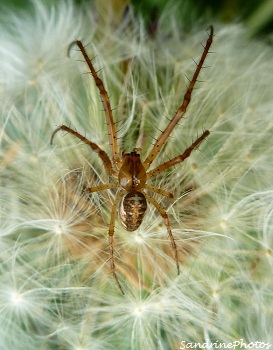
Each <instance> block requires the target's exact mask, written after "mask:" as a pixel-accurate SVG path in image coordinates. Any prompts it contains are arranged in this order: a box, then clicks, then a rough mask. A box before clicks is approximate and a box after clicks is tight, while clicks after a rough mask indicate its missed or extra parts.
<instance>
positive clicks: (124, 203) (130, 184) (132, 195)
mask: <svg viewBox="0 0 273 350" xmlns="http://www.w3.org/2000/svg"><path fill="white" fill-rule="evenodd" d="M212 40H213V27H212V26H210V33H209V37H208V39H207V42H206V45H205V46H204V50H203V53H202V56H201V58H200V60H199V63H198V64H196V69H195V72H194V74H193V76H192V78H191V80H190V82H189V86H188V88H187V91H186V93H185V95H184V98H183V102H182V104H181V106H180V107H179V108H178V109H177V111H176V112H175V114H174V116H173V118H172V119H171V120H170V121H169V123H168V125H167V126H166V128H165V129H164V130H163V132H161V134H160V135H159V137H158V138H157V139H156V141H155V143H154V144H153V146H152V149H151V150H150V152H149V153H148V155H147V157H146V159H144V160H141V157H140V153H139V149H138V148H134V149H133V150H132V152H129V153H125V152H124V151H122V152H120V151H119V148H118V144H117V131H116V127H115V122H114V118H113V114H112V109H111V105H110V100H109V96H108V93H107V91H106V90H105V87H104V84H103V82H102V80H101V79H100V78H99V76H98V74H97V72H96V71H95V68H94V66H93V64H92V61H91V59H90V58H89V57H88V55H87V53H86V50H85V47H84V46H83V44H82V42H81V41H80V40H76V41H75V42H73V43H72V44H71V45H77V46H78V48H79V50H80V52H81V53H82V55H83V57H84V60H85V62H86V63H87V65H88V67H89V69H90V72H91V74H92V76H93V78H94V80H95V83H96V86H97V88H98V90H99V93H100V97H101V100H102V104H103V109H104V112H105V117H106V124H107V131H108V140H109V145H110V153H111V158H110V157H109V156H108V155H107V154H106V152H105V151H103V150H102V149H101V148H100V147H99V146H98V145H97V144H96V143H93V142H91V141H89V140H88V139H86V138H85V137H84V136H82V135H81V134H79V133H78V132H77V131H75V130H73V129H71V128H70V127H68V126H66V125H61V126H59V127H58V128H57V129H56V130H55V131H54V132H53V134H52V136H51V140H50V143H51V144H52V143H53V139H54V136H55V135H56V133H57V132H58V131H60V130H62V131H65V132H67V133H69V134H72V135H74V136H75V137H77V138H78V139H80V140H81V141H83V142H84V143H85V144H87V145H88V146H90V147H91V149H92V150H93V151H94V152H96V153H97V154H98V156H99V157H100V159H101V160H102V162H103V164H104V167H105V169H106V170H107V172H108V173H109V175H110V176H111V177H112V178H113V179H114V181H113V182H109V183H105V184H102V185H99V186H94V187H90V188H88V189H86V191H88V192H98V191H104V190H109V189H112V188H118V191H117V194H116V197H115V200H114V203H113V206H112V209H111V217H110V223H109V230H108V239H109V261H110V267H111V272H112V274H113V276H114V279H115V281H116V283H117V286H118V288H119V289H120V291H121V293H122V294H124V291H123V289H122V287H121V284H120V282H119V279H118V276H117V273H116V268H115V259H114V227H115V219H116V212H117V210H118V212H119V218H120V222H121V224H122V226H123V227H124V228H125V229H126V230H127V231H129V232H132V231H135V230H136V229H137V228H138V227H139V226H140V224H141V222H142V220H143V217H144V214H145V211H146V209H147V201H148V202H150V203H151V204H152V205H153V206H154V207H155V208H156V209H157V211H158V212H159V214H160V215H161V216H162V218H163V220H164V223H165V226H166V228H167V231H168V236H169V238H170V241H171V247H172V250H173V253H174V258H175V262H176V267H177V273H178V275H179V274H180V268H179V261H178V251H177V245H176V243H175V240H174V237H173V234H172V230H171V226H170V221H169V217H168V215H167V213H166V211H165V210H164V209H163V208H162V207H161V205H160V204H159V202H157V201H156V200H155V199H154V198H153V197H151V196H150V195H149V194H148V193H147V192H146V191H145V190H148V191H151V192H155V193H158V194H160V195H163V196H166V197H169V198H173V194H171V193H170V192H168V191H165V190H164V189H161V188H158V187H155V186H152V185H149V184H148V183H147V181H148V180H150V179H152V178H153V177H154V176H155V175H157V174H159V173H161V172H162V171H165V170H166V169H168V168H170V167H172V166H174V165H175V164H179V163H181V162H183V161H184V160H185V159H186V158H188V157H189V156H190V154H191V152H192V151H193V150H194V149H196V148H197V147H198V145H199V144H200V143H201V142H202V141H203V140H204V139H205V138H206V137H207V136H208V135H209V134H210V132H209V131H208V130H205V131H204V132H203V133H202V135H201V136H199V137H198V138H197V139H196V140H195V141H194V142H193V143H192V144H191V145H190V146H189V147H188V148H187V149H186V150H185V151H184V152H183V153H182V154H180V155H178V156H176V157H174V158H172V159H170V160H169V161H167V162H165V163H163V164H161V165H159V166H156V167H155V168H152V169H151V170H149V168H150V166H151V164H152V162H153V161H154V160H155V158H156V157H157V155H158V154H159V152H160V151H161V149H162V147H163V146H164V144H165V143H166V141H167V139H168V137H169V136H170V134H171V132H172V131H173V129H174V128H175V126H176V125H177V123H178V122H179V121H180V119H181V118H182V117H183V115H184V114H185V112H186V110H187V107H188V105H189V103H190V100H191V95H192V91H193V88H194V85H195V83H196V81H197V78H198V75H199V73H200V71H201V69H202V67H203V64H204V61H205V58H206V56H207V54H208V53H209V49H210V46H211V44H212Z"/></svg>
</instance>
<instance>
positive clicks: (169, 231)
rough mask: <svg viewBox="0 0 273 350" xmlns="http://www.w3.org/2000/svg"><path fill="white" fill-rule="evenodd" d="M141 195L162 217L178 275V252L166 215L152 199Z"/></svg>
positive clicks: (146, 195)
mask: <svg viewBox="0 0 273 350" xmlns="http://www.w3.org/2000/svg"><path fill="white" fill-rule="evenodd" d="M142 193H143V194H144V196H145V197H146V198H147V199H148V201H149V202H150V203H152V204H153V205H154V206H155V208H156V209H157V210H158V211H159V213H160V215H161V216H162V218H163V220H164V223H165V226H166V228H167V231H168V235H169V237H170V240H171V245H172V249H173V251H174V256H175V262H176V267H177V274H178V275H180V268H179V262H178V251H177V246H176V243H175V240H174V237H173V234H172V230H171V226H170V221H169V217H168V214H167V213H166V211H165V210H164V209H163V208H162V207H161V206H160V204H159V203H158V202H157V201H156V200H155V199H154V198H152V197H151V196H149V195H148V194H147V193H146V192H142Z"/></svg>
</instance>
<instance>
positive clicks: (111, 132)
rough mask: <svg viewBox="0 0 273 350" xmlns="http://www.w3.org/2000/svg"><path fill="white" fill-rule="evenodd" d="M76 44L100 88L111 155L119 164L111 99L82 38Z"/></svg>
mask: <svg viewBox="0 0 273 350" xmlns="http://www.w3.org/2000/svg"><path fill="white" fill-rule="evenodd" d="M75 44H76V45H77V46H78V48H79V49H80V51H81V53H82V55H83V57H84V59H85V62H86V63H87V65H88V67H89V69H90V71H91V74H92V76H93V78H94V80H95V83H96V86H97V88H98V89H99V92H100V97H101V100H102V104H103V109H104V111H105V116H106V124H107V130H108V139H109V145H110V150H111V155H112V157H113V160H114V163H115V164H119V163H121V159H120V157H119V154H118V145H117V132H116V128H115V123H114V118H113V114H112V108H111V105H110V100H109V96H108V93H107V91H106V90H105V87H104V85H103V82H102V80H101V79H100V78H99V77H98V75H97V72H96V71H95V68H94V66H93V64H92V61H91V59H90V58H89V57H88V55H87V53H86V50H85V48H84V46H83V44H82V42H81V41H80V40H76V41H75Z"/></svg>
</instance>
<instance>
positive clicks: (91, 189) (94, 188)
mask: <svg viewBox="0 0 273 350" xmlns="http://www.w3.org/2000/svg"><path fill="white" fill-rule="evenodd" d="M118 186H119V183H118V182H117V181H116V182H111V183H109V184H103V185H99V186H92V187H89V188H87V189H86V192H98V191H104V190H109V189H110V188H115V187H118Z"/></svg>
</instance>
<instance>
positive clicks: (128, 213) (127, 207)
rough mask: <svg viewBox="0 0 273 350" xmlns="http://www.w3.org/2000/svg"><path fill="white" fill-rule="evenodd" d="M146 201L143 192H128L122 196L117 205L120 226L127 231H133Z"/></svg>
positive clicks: (139, 222) (141, 217)
mask: <svg viewBox="0 0 273 350" xmlns="http://www.w3.org/2000/svg"><path fill="white" fill-rule="evenodd" d="M146 209H147V201H146V198H145V196H144V194H143V193H141V192H138V191H132V192H128V193H127V194H126V195H125V196H123V197H122V199H121V201H120V205H119V217H120V221H121V224H122V226H123V227H124V228H125V229H126V230H127V231H135V230H136V229H137V228H138V227H139V226H140V224H141V222H142V220H143V217H144V214H145V211H146Z"/></svg>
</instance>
